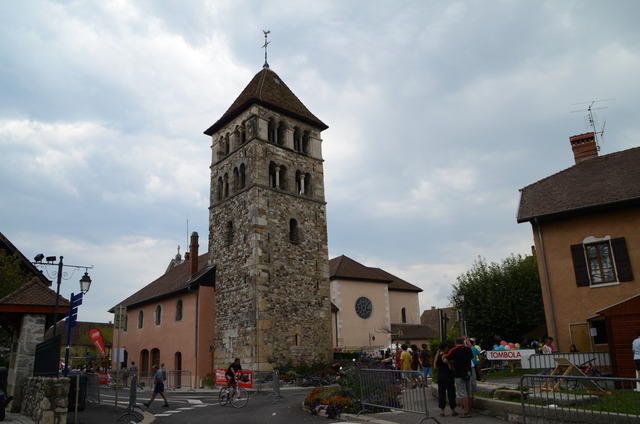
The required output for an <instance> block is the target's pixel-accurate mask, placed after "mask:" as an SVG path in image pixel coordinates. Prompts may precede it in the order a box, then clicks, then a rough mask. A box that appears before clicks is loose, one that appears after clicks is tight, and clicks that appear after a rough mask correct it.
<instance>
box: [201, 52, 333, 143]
mask: <svg viewBox="0 0 640 424" xmlns="http://www.w3.org/2000/svg"><path fill="white" fill-rule="evenodd" d="M252 104H259V105H262V106H266V107H268V108H269V109H273V110H275V111H277V112H280V113H283V114H285V115H289V116H291V117H292V118H295V119H299V120H301V121H304V122H306V123H308V124H310V125H313V126H314V127H316V128H319V129H320V130H321V131H322V130H326V129H327V128H329V127H328V126H327V125H326V124H325V123H324V122H322V121H321V120H320V119H318V118H317V117H316V116H315V115H314V114H313V113H311V112H310V111H309V109H307V107H306V106H305V105H304V104H302V102H301V101H300V99H298V97H296V95H295V94H293V92H292V91H291V90H290V89H289V87H287V85H286V84H285V83H284V81H282V79H280V77H279V76H278V75H277V74H276V73H275V72H273V71H272V70H271V69H270V68H269V66H268V65H265V66H264V67H263V68H262V70H261V71H260V72H258V73H257V74H256V75H255V76H254V77H253V79H252V80H251V82H250V83H249V85H247V86H246V87H245V89H244V90H243V91H242V93H240V95H239V96H238V98H237V99H236V100H235V101H234V102H233V104H232V105H231V107H230V108H229V109H227V111H226V112H225V113H224V115H222V117H221V118H220V119H218V121H217V122H216V123H215V124H213V125H211V126H210V127H209V128H208V129H207V130H206V131H205V132H204V133H205V134H206V135H212V134H213V133H214V132H216V131H217V130H218V129H220V128H222V127H223V126H224V125H226V124H227V123H229V122H230V121H231V120H233V119H234V118H236V117H237V116H238V115H240V113H242V112H243V111H244V110H246V109H247V108H248V107H249V106H251V105H252Z"/></svg>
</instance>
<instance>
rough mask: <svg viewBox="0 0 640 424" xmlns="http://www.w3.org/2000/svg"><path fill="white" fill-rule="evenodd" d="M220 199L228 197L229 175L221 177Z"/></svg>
mask: <svg viewBox="0 0 640 424" xmlns="http://www.w3.org/2000/svg"><path fill="white" fill-rule="evenodd" d="M222 197H223V198H226V197H229V174H224V177H222Z"/></svg>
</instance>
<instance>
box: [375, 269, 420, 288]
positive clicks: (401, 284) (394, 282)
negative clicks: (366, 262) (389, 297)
mask: <svg viewBox="0 0 640 424" xmlns="http://www.w3.org/2000/svg"><path fill="white" fill-rule="evenodd" d="M371 269H373V270H374V271H376V272H378V273H380V275H384V276H385V277H386V278H388V279H390V280H391V284H389V290H398V291H413V292H418V293H419V292H421V291H422V289H421V288H420V287H417V286H414V285H413V284H411V283H409V282H407V281H405V280H403V279H402V278H398V277H396V276H395V275H393V274H389V273H388V272H387V271H385V270H383V269H380V268H371Z"/></svg>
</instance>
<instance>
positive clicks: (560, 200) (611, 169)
mask: <svg viewBox="0 0 640 424" xmlns="http://www.w3.org/2000/svg"><path fill="white" fill-rule="evenodd" d="M520 192H521V194H520V207H519V209H518V217H517V220H518V222H526V221H531V220H533V219H534V218H537V217H550V216H554V215H561V214H570V213H579V212H583V211H585V210H594V209H604V208H607V207H614V206H621V205H625V204H638V203H640V147H636V148H633V149H628V150H623V151H621V152H616V153H611V154H608V155H604V156H599V157H595V158H592V159H588V160H585V161H583V162H580V163H578V164H576V165H574V166H572V167H571V168H568V169H565V170H564V171H561V172H558V173H557V174H554V175H551V176H549V177H547V178H544V179H542V180H540V181H538V182H536V183H533V184H531V185H528V186H526V187H524V188H523V189H521V190H520Z"/></svg>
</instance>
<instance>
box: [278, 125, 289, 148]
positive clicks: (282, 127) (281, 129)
mask: <svg viewBox="0 0 640 424" xmlns="http://www.w3.org/2000/svg"><path fill="white" fill-rule="evenodd" d="M286 133H287V125H286V124H285V123H284V122H282V121H280V122H279V123H278V144H279V145H281V146H282V145H283V144H284V141H285V140H284V138H285V134H286Z"/></svg>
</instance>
